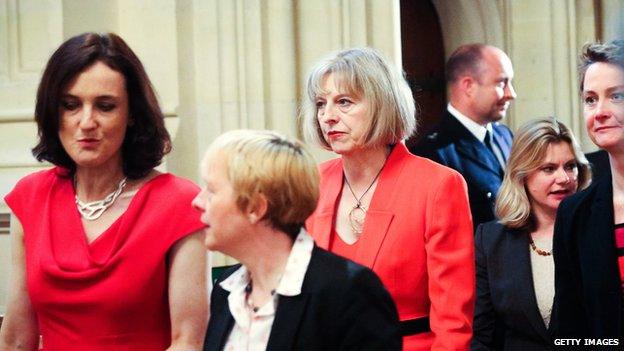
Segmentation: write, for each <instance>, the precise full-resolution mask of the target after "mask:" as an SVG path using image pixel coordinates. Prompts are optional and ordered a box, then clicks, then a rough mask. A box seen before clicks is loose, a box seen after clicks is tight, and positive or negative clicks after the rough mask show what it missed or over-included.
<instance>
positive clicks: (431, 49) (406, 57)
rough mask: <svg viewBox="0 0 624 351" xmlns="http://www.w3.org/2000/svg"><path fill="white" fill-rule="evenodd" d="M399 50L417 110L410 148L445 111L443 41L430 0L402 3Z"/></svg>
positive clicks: (437, 19) (409, 142) (438, 21)
mask: <svg viewBox="0 0 624 351" xmlns="http://www.w3.org/2000/svg"><path fill="white" fill-rule="evenodd" d="M401 47H402V53H403V54H402V60H403V70H404V71H405V74H406V76H407V80H408V82H409V84H410V87H411V88H412V92H413V94H414V99H415V100H416V104H417V106H418V122H419V123H418V133H417V134H416V135H414V136H413V137H412V138H410V139H409V140H408V141H407V144H408V146H410V145H412V144H413V143H415V142H416V141H417V140H418V139H419V137H420V136H422V135H424V133H425V132H426V131H427V130H429V129H430V128H431V127H433V125H435V123H436V122H437V121H438V120H439V118H440V116H441V115H442V112H443V111H444V109H445V108H446V84H445V80H444V63H445V58H444V57H445V56H444V41H443V36H442V29H441V27H440V20H439V17H438V14H437V12H436V9H435V6H434V5H433V3H432V2H431V1H430V0H419V1H413V0H402V1H401Z"/></svg>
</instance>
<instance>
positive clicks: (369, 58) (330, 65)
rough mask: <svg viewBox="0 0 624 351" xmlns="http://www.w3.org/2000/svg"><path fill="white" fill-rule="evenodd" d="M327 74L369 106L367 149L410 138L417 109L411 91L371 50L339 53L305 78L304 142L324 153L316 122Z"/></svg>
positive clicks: (325, 143) (356, 49) (373, 50)
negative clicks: (318, 100) (318, 146)
mask: <svg viewBox="0 0 624 351" xmlns="http://www.w3.org/2000/svg"><path fill="white" fill-rule="evenodd" d="M329 74H334V76H335V77H337V84H338V85H339V87H340V89H343V90H344V91H345V92H348V93H349V94H353V95H355V96H361V97H364V98H365V99H366V100H368V102H369V103H370V110H369V113H370V114H371V116H372V118H371V123H370V125H369V126H368V131H367V133H366V137H365V143H366V145H368V146H382V145H391V144H396V143H398V142H400V141H401V140H403V139H407V138H409V137H410V136H411V135H412V134H413V133H414V131H415V130H416V106H415V103H414V97H413V96H412V90H411V89H410V87H409V85H408V84H407V81H406V80H405V78H404V77H403V74H402V72H401V71H400V70H399V69H397V68H396V67H395V65H393V64H391V63H390V62H389V61H388V60H387V59H386V58H385V57H384V56H383V55H381V53H379V52H378V51H377V50H375V49H372V48H353V49H347V50H342V51H339V52H336V53H333V54H331V55H329V56H328V57H326V58H324V59H323V60H321V61H319V62H318V63H317V64H316V65H315V66H314V67H313V68H312V70H311V71H310V73H309V74H308V80H307V83H306V95H305V97H304V99H303V104H302V105H303V106H302V111H301V117H302V122H303V123H302V124H303V134H304V136H305V139H306V140H307V141H311V142H314V143H315V144H317V145H320V146H322V147H323V148H325V149H327V150H331V147H330V146H329V144H328V143H327V141H326V140H325V138H324V136H323V131H322V130H321V127H320V125H319V122H318V119H317V112H318V109H317V107H316V100H317V98H318V96H319V95H321V94H322V93H323V88H322V87H323V82H324V80H325V78H326V77H327V76H328V75H329Z"/></svg>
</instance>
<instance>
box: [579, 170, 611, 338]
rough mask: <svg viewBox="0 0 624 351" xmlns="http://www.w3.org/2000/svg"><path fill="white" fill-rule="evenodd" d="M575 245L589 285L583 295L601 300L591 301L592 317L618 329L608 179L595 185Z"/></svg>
mask: <svg viewBox="0 0 624 351" xmlns="http://www.w3.org/2000/svg"><path fill="white" fill-rule="evenodd" d="M578 244H579V246H580V247H582V248H583V249H582V250H579V256H580V257H579V260H580V264H581V267H586V269H584V272H583V273H585V274H586V277H584V278H583V280H584V281H587V282H588V283H587V284H586V287H585V288H584V290H585V293H586V294H588V295H589V296H593V297H598V296H600V301H594V302H595V303H596V306H595V307H594V308H595V310H594V311H593V312H592V313H596V314H601V315H602V316H603V317H601V318H603V320H610V321H613V323H617V326H620V323H621V321H620V310H621V306H622V302H621V296H622V291H621V285H620V284H621V283H620V275H619V268H618V263H617V251H616V248H615V234H614V214H613V188H612V185H611V177H602V178H601V179H600V180H599V183H598V184H596V189H595V198H594V201H593V204H592V206H591V208H590V214H589V218H588V220H587V222H586V223H585V226H584V233H583V235H580V236H579V243H578ZM605 293H606V294H605ZM612 325H613V324H612ZM616 328H619V327H615V328H614V329H616Z"/></svg>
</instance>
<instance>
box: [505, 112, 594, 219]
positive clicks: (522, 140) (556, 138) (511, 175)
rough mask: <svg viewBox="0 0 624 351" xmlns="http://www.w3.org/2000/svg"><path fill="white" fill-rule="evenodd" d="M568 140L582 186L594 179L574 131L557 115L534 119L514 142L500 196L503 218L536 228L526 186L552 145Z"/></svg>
mask: <svg viewBox="0 0 624 351" xmlns="http://www.w3.org/2000/svg"><path fill="white" fill-rule="evenodd" d="M561 142H565V143H567V144H568V145H570V147H571V149H572V152H573V153H574V158H575V159H576V165H577V168H578V188H577V190H581V189H584V188H586V187H587V186H588V185H589V183H590V182H591V169H590V167H589V163H588V162H587V159H586V158H585V155H584V154H583V152H582V151H581V148H580V147H579V144H578V142H577V141H576V138H575V137H574V134H572V132H570V130H569V129H568V127H566V126H565V125H564V124H563V123H561V122H559V121H557V120H556V119H555V118H554V117H551V118H546V119H539V120H535V121H531V122H528V123H526V124H525V125H523V126H522V127H520V129H519V130H518V132H517V134H516V135H515V137H514V141H513V144H512V146H511V154H510V156H509V161H508V163H507V169H506V171H505V177H504V178H503V183H502V185H501V188H500V190H499V193H498V197H497V198H496V208H495V210H496V216H497V217H498V218H499V221H500V222H501V223H502V224H503V225H505V226H507V227H509V228H515V229H523V230H532V229H534V226H535V220H534V218H533V215H532V214H531V203H530V200H529V196H528V193H527V190H526V179H527V177H528V176H529V174H530V173H531V172H533V171H535V170H537V169H539V167H540V166H541V165H542V162H543V160H544V157H546V152H547V151H548V146H549V145H551V144H558V143H561Z"/></svg>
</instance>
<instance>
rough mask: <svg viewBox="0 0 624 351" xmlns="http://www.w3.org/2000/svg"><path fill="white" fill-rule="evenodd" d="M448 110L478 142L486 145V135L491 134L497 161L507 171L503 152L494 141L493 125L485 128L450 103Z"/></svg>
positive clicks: (447, 106) (487, 125)
mask: <svg viewBox="0 0 624 351" xmlns="http://www.w3.org/2000/svg"><path fill="white" fill-rule="evenodd" d="M446 109H447V110H448V112H449V113H450V114H451V115H453V117H455V118H457V120H458V121H459V123H461V124H462V125H463V126H464V127H466V129H468V130H469V131H470V133H472V135H474V136H475V138H477V140H479V141H481V142H482V143H484V144H485V133H486V132H490V135H491V138H492V142H491V144H492V149H493V151H494V155H495V156H496V159H497V160H498V163H500V165H501V167H503V169H505V158H504V157H503V152H502V151H501V149H500V147H499V146H498V144H497V143H496V142H495V141H494V129H493V127H492V123H488V124H486V125H485V126H482V125H480V124H479V123H477V122H475V121H473V120H472V119H470V118H469V117H466V115H464V114H463V113H461V112H459V111H458V110H457V109H456V108H455V107H453V105H451V103H448V104H447V105H446Z"/></svg>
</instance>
